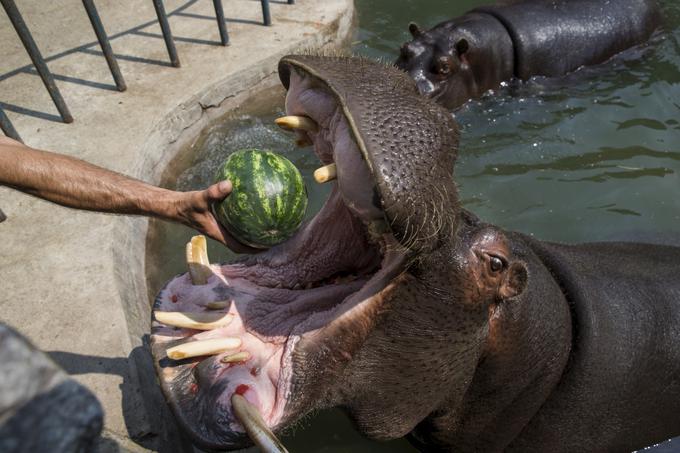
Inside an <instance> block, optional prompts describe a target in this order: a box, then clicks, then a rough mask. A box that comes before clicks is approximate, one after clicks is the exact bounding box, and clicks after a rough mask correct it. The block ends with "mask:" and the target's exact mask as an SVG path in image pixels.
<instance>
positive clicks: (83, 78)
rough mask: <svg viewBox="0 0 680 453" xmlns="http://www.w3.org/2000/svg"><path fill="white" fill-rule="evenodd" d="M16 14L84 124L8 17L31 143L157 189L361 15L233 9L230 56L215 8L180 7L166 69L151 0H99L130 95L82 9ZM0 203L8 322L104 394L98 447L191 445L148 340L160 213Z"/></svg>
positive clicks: (9, 85)
mask: <svg viewBox="0 0 680 453" xmlns="http://www.w3.org/2000/svg"><path fill="white" fill-rule="evenodd" d="M17 4H18V7H19V8H20V10H21V11H22V13H23V15H24V19H25V20H26V22H27V23H28V25H29V27H30V28H31V30H32V32H33V34H34V38H35V39H36V41H37V43H38V46H39V47H40V48H41V50H42V52H43V55H44V56H46V57H49V56H54V55H56V56H57V57H56V58H51V59H50V61H49V62H48V65H49V66H50V69H51V70H52V72H53V73H54V74H56V75H57V76H58V82H57V83H58V85H59V88H60V89H61V91H62V94H63V96H64V98H65V99H66V102H67V103H68V106H69V108H70V109H71V112H72V114H73V116H74V117H75V122H74V123H73V124H70V125H66V124H63V123H60V122H58V121H57V120H56V119H55V116H56V113H55V112H56V110H55V109H54V107H53V106H52V104H51V101H50V100H49V97H48V96H47V93H46V92H45V90H44V88H43V87H42V84H41V82H40V80H39V78H38V77H37V76H36V75H34V74H32V73H30V71H28V72H27V70H22V71H19V70H18V69H20V68H22V67H24V66H26V65H27V64H29V63H30V61H29V60H28V57H27V56H26V55H25V53H24V51H23V48H22V47H21V45H20V43H19V41H18V38H17V37H16V35H14V33H13V29H12V28H11V26H10V25H9V22H8V20H7V19H6V17H4V15H0V42H2V43H3V45H2V46H0V47H1V48H0V102H2V103H3V105H4V107H5V110H6V112H7V113H8V116H9V117H10V119H11V120H12V122H13V123H14V125H15V127H16V128H17V129H18V131H19V133H20V134H21V135H22V137H23V138H24V140H25V141H26V143H27V144H28V145H30V146H34V147H37V148H42V149H48V150H53V151H58V152H62V153H65V154H70V155H73V156H76V157H79V158H83V159H85V160H87V161H89V162H92V163H95V164H97V165H101V166H103V167H106V168H109V169H112V170H116V171H119V172H121V173H124V174H127V175H130V176H133V177H136V178H139V179H142V180H144V181H147V182H150V183H153V184H157V183H158V182H159V181H160V178H161V174H162V173H163V171H164V169H165V168H166V166H167V165H168V163H169V162H170V161H171V160H172V159H173V157H174V156H175V155H176V154H177V152H178V151H179V150H180V149H181V148H182V147H183V146H186V145H187V144H189V143H191V141H192V140H193V139H194V138H195V137H197V135H198V133H199V132H200V130H201V129H202V128H203V127H205V126H206V125H207V124H208V123H209V122H211V121H212V120H214V119H215V118H218V117H219V116H221V115H223V114H224V113H226V112H227V111H229V110H231V109H233V108H235V107H237V106H239V105H241V104H243V103H244V102H247V100H248V98H249V97H251V96H252V95H254V94H256V93H257V92H258V91H260V90H262V89H265V88H268V87H271V86H273V85H276V84H278V83H279V82H278V77H277V74H276V64H277V62H278V60H279V58H280V57H281V56H283V55H285V54H287V53H292V52H295V51H300V50H302V49H320V48H331V47H335V46H338V45H339V43H342V42H344V41H345V40H346V39H347V38H348V37H349V35H350V33H351V27H352V20H353V14H354V10H353V3H352V1H351V0H324V1H323V2H319V1H315V0H298V1H297V2H296V4H295V5H286V4H285V3H284V2H276V3H275V2H272V4H271V8H272V17H273V22H274V25H273V26H272V27H271V28H265V27H263V26H261V25H259V22H260V21H261V10H260V2H257V1H252V0H234V1H230V2H225V14H226V16H227V22H228V28H229V33H230V38H231V46H229V47H226V48H225V47H221V46H219V45H217V43H218V41H219V35H218V30H217V26H216V24H215V21H214V10H213V9H212V2H208V1H207V0H203V1H198V0H189V1H187V0H184V1H171V0H167V1H166V2H165V4H166V9H167V11H168V12H173V11H175V14H171V16H170V24H171V27H172V31H173V34H174V35H175V37H176V44H177V48H178V52H179V57H180V60H181V62H182V68H180V69H177V68H172V67H169V66H166V65H163V62H167V54H166V53H165V47H164V45H163V41H162V39H160V38H159V37H160V29H159V28H158V26H157V24H155V14H154V12H153V8H152V4H151V2H150V1H149V2H139V1H133V0H125V1H114V0H99V1H98V2H97V7H98V9H99V12H100V15H101V16H102V19H103V22H104V25H105V27H106V28H107V32H108V34H109V35H110V36H112V37H114V39H113V40H112V42H111V44H112V47H113V49H114V52H115V53H116V54H117V55H119V56H120V57H119V61H118V62H119V65H120V66H121V70H122V72H123V75H124V76H125V78H126V82H127V85H128V91H126V92H124V93H118V92H116V91H114V90H112V87H113V83H112V81H111V76H110V74H109V73H108V70H107V67H106V63H105V61H104V59H103V57H101V56H99V55H97V54H98V52H99V47H98V46H97V45H96V42H95V40H94V34H93V32H92V29H91V27H90V25H89V22H87V16H86V15H85V12H84V10H83V9H82V4H81V2H79V1H77V0H65V1H63V2H57V3H50V2H47V3H45V2H40V1H38V0H24V1H18V2H17ZM144 24H147V25H144ZM131 30H132V31H131ZM211 43H212V44H211ZM60 80H61V81H60ZM107 87H108V88H107ZM22 112H23V113H22ZM0 208H2V210H3V211H4V212H5V214H6V215H7V217H8V219H7V220H6V221H5V222H3V223H1V224H0V237H1V238H2V241H0V257H2V260H1V261H0V285H1V286H2V288H1V292H0V313H1V314H0V319H1V320H2V321H4V322H6V323H8V324H10V325H12V326H14V327H15V328H17V329H18V330H19V331H21V332H22V333H23V334H24V335H26V336H27V337H29V338H30V339H31V341H33V342H34V343H35V344H36V346H38V347H39V348H40V349H42V350H45V351H47V352H48V354H49V355H50V356H51V357H52V358H53V359H54V360H55V361H56V362H57V363H58V364H60V365H61V366H62V367H63V368H64V369H65V370H66V371H67V372H68V373H69V374H71V375H73V376H74V377H75V378H76V379H77V380H78V381H79V382H81V383H82V384H84V385H85V386H87V387H88V388H90V389H91V390H92V391H93V392H94V393H95V394H96V395H97V396H98V398H99V399H100V400H101V402H102V405H103V407H104V410H105V413H106V419H105V430H104V432H105V437H106V441H103V442H102V443H101V445H100V450H106V451H116V450H117V449H119V448H122V449H124V450H129V451H143V450H144V449H145V448H150V449H161V450H162V449H165V448H166V447H167V446H172V447H173V450H175V451H181V450H182V449H190V447H189V446H188V445H187V444H186V443H185V441H184V440H183V439H181V438H180V437H179V436H178V434H177V432H176V429H174V427H173V426H172V420H171V419H168V417H167V416H166V415H167V413H164V411H165V410H166V409H165V405H164V402H163V398H162V396H161V395H160V392H159V391H158V386H157V385H156V382H155V374H154V372H153V367H152V364H151V362H150V357H149V355H148V352H147V350H146V348H145V347H144V345H143V341H144V336H145V334H146V333H148V327H149V318H150V305H149V301H148V298H147V288H146V280H145V278H146V277H145V275H146V270H145V267H144V266H145V260H144V253H145V242H146V231H147V224H148V221H147V219H145V218H132V217H118V216H111V215H102V214H93V213H88V212H79V211H74V210H68V209H64V208H61V207H59V206H56V205H53V204H50V203H47V202H44V201H42V200H38V199H35V198H32V197H29V196H25V195H23V194H20V193H17V192H14V191H11V190H9V189H6V188H0ZM164 445H165V447H164Z"/></svg>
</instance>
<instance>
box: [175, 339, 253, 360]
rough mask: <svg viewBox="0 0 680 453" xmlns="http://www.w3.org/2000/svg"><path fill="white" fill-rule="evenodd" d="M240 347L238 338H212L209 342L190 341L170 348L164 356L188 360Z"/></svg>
mask: <svg viewBox="0 0 680 453" xmlns="http://www.w3.org/2000/svg"><path fill="white" fill-rule="evenodd" d="M240 347H241V339H240V338H214V339H211V340H198V341H190V342H188V343H184V344H180V345H178V346H174V347H172V348H168V350H167V351H165V352H166V354H167V355H168V357H170V358H171V359H173V360H180V359H188V358H190V357H199V356H202V355H215V354H220V353H222V352H226V351H229V350H231V349H237V348H240Z"/></svg>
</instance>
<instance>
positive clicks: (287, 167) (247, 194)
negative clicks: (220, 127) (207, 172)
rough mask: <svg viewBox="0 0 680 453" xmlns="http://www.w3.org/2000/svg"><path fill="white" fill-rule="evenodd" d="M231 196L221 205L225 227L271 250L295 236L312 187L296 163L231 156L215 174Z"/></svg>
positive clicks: (267, 155) (264, 154)
mask: <svg viewBox="0 0 680 453" xmlns="http://www.w3.org/2000/svg"><path fill="white" fill-rule="evenodd" d="M224 179H228V180H230V181H231V183H232V185H233V190H232V193H231V195H229V196H228V197H227V198H225V199H224V201H222V202H221V203H219V204H217V205H216V206H215V214H216V215H217V219H218V220H219V222H220V223H221V224H222V225H223V226H224V227H225V228H226V229H227V230H228V231H229V232H230V233H231V234H232V236H234V238H236V239H237V240H238V241H239V242H241V243H243V244H246V245H249V246H251V247H255V248H269V247H271V246H273V245H276V244H278V243H280V242H283V241H285V240H286V239H288V238H289V237H291V236H292V235H293V233H295V231H296V230H297V229H298V227H299V226H300V223H302V219H303V218H304V216H305V211H306V210H307V188H306V187H305V182H304V181H303V179H302V175H301V174H300V172H299V171H298V169H297V168H296V167H295V165H293V163H292V162H291V161H289V160H288V159H286V158H285V157H283V156H281V155H279V154H276V153H273V152H271V151H263V150H257V149H243V150H239V151H236V152H235V153H233V154H231V155H230V156H229V158H228V159H227V160H226V161H225V163H224V164H223V165H222V167H221V168H220V169H219V170H218V171H217V174H216V175H215V180H216V181H222V180H224Z"/></svg>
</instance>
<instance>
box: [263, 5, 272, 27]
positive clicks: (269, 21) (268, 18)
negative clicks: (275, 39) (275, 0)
mask: <svg viewBox="0 0 680 453" xmlns="http://www.w3.org/2000/svg"><path fill="white" fill-rule="evenodd" d="M261 3H262V18H263V19H264V24H265V25H271V24H272V15H271V13H270V12H269V0H261Z"/></svg>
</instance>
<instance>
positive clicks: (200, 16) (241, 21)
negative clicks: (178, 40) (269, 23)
mask: <svg viewBox="0 0 680 453" xmlns="http://www.w3.org/2000/svg"><path fill="white" fill-rule="evenodd" d="M281 3H285V2H281ZM175 16H180V17H188V18H190V19H201V20H210V21H215V17H213V16H206V15H204V14H196V13H185V12H179V13H176V14H175ZM224 21H225V22H226V23H234V24H247V25H263V24H262V22H258V21H256V20H250V19H232V18H228V17H227V18H225V19H224Z"/></svg>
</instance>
